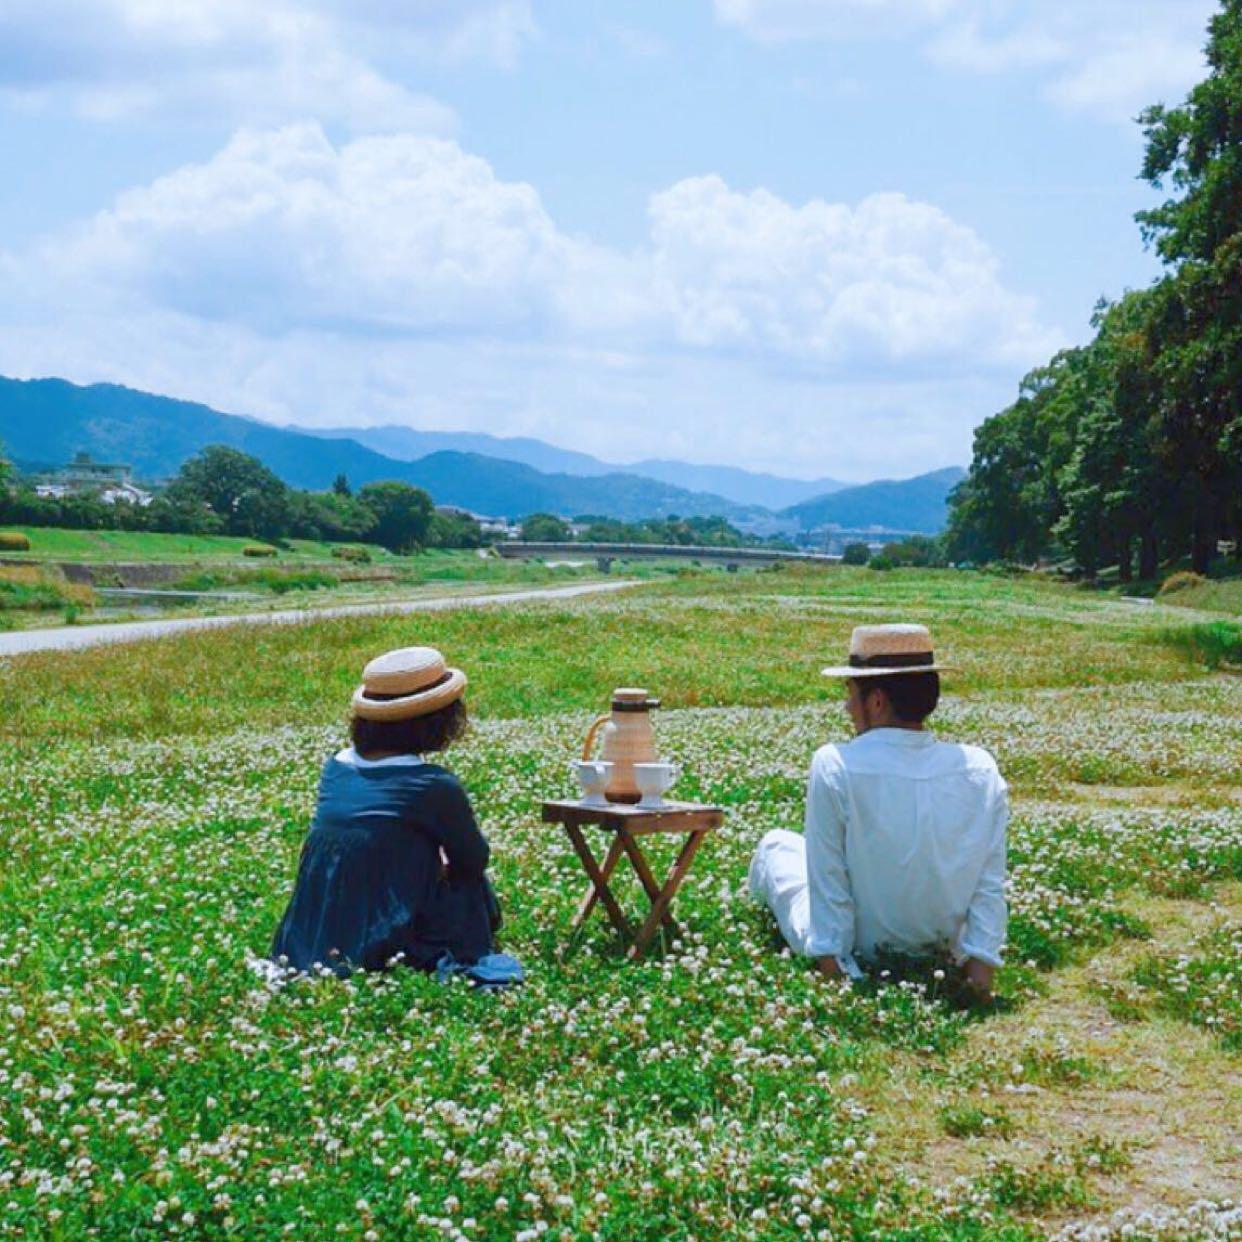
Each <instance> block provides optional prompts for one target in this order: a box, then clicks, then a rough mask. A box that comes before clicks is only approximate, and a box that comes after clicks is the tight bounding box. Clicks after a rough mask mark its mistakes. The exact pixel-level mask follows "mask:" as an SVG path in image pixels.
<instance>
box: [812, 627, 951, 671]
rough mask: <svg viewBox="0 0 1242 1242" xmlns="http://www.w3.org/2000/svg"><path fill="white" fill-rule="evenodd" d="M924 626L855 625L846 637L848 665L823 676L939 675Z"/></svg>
mask: <svg viewBox="0 0 1242 1242" xmlns="http://www.w3.org/2000/svg"><path fill="white" fill-rule="evenodd" d="M951 668H952V665H950V664H937V663H936V655H935V652H934V651H933V650H932V640H931V632H930V631H929V630H928V628H927V626H925V625H858V626H855V627H854V633H853V634H852V635H851V636H850V662H849V664H848V665H844V666H841V667H837V668H826V669H824V670H823V674H824V676H825V677H891V676H892V675H893V674H895V673H943V672H945V671H946V670H948V669H951Z"/></svg>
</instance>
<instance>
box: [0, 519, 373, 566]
mask: <svg viewBox="0 0 1242 1242" xmlns="http://www.w3.org/2000/svg"><path fill="white" fill-rule="evenodd" d="M0 529H2V530H13V531H20V532H22V533H23V534H25V535H26V536H28V537H29V539H30V551H29V552H18V553H13V554H11V555H14V556H18V557H21V558H22V559H24V560H35V559H49V560H65V561H181V560H205V559H216V558H221V557H224V558H230V559H232V558H237V559H239V560H240V559H241V555H242V549H243V548H244V547H245V546H246V545H247V544H248V543H251V542H253V541H252V540H250V539H242V538H234V537H232V536H229V535H165V534H160V533H158V532H154V531H125V530H61V529H59V528H57V527H45V526H5V527H0ZM331 548H332V545H331V544H327V543H314V542H310V541H308V540H301V539H295V540H293V541H291V545H290V548H289V549H288V550H287V551H282V553H281V559H282V560H283V559H286V558H298V559H301V558H307V557H310V558H313V559H327V558H328V557H330V556H331V555H332V552H331ZM376 552H377V553H378V555H379V556H382V557H386V556H387V555H388V554H387V553H384V552H383V551H382V550H380V549H376Z"/></svg>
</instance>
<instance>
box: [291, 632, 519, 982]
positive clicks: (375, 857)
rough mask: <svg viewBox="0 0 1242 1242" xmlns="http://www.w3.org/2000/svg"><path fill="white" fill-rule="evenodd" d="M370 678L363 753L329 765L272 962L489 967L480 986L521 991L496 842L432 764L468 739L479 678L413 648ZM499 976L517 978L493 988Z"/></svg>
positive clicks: (358, 728) (363, 711) (357, 746)
mask: <svg viewBox="0 0 1242 1242" xmlns="http://www.w3.org/2000/svg"><path fill="white" fill-rule="evenodd" d="M362 678H363V684H362V685H361V686H359V687H358V689H357V690H356V691H355V692H354V699H353V723H352V735H353V745H352V746H350V747H347V748H346V749H345V750H342V751H340V752H339V753H338V754H336V755H334V756H333V757H332V758H330V759H329V760H328V761H327V763H326V764H325V765H324V769H323V775H322V776H321V778H320V782H319V804H318V806H317V808H316V810H315V818H314V822H313V823H312V825H311V829H310V833H309V835H308V836H307V838H306V843H305V845H304V846H303V848H302V857H301V861H300V863H299V865H298V877H297V885H296V887H295V889H294V892H293V897H292V899H291V900H290V902H289V908H288V910H287V911H286V912H285V916H284V918H283V919H282V920H281V924H280V928H279V930H278V931H277V933H276V939H275V942H274V943H273V945H272V956H273V957H274V958H275V959H276V960H277V961H278V962H279V963H280V964H281V965H282V966H285V967H287V968H290V969H293V970H297V971H315V970H316V969H323V968H327V969H328V970H331V971H332V972H334V973H336V974H338V975H342V976H344V975H348V974H349V973H350V971H351V970H356V969H359V968H361V969H363V970H378V969H381V968H383V967H385V966H389V965H392V964H394V963H396V962H402V963H404V964H405V965H407V966H413V967H416V968H418V969H424V970H425V969H430V968H433V967H437V966H438V967H439V968H440V969H441V970H442V971H444V970H446V969H448V970H456V969H462V968H466V973H468V974H470V973H472V972H473V971H475V970H476V969H478V968H479V963H480V962H482V963H483V965H482V970H481V973H482V976H483V977H479V976H478V975H476V977H475V981H476V982H516V981H517V979H518V978H520V968H518V966H517V963H516V962H513V960H512V959H511V958H501V956H500V955H493V953H492V949H493V942H492V936H493V932H494V931H495V930H496V928H497V927H499V925H500V911H499V908H498V906H497V904H496V898H495V896H494V894H493V893H492V889H491V885H490V884H489V883H488V880H487V877H486V875H485V874H484V873H485V871H486V868H487V862H488V856H489V852H490V851H489V849H488V844H487V838H486V837H484V835H483V834H482V832H480V831H479V828H478V825H477V824H476V823H475V819H474V813H473V812H472V811H471V809H470V801H469V799H468V798H467V796H466V792H465V790H464V789H463V788H462V786H461V782H460V781H458V779H457V777H455V776H454V775H453V774H452V773H451V772H450V771H448V769H447V768H443V767H441V766H440V765H439V764H438V763H430V762H427V761H426V760H425V759H424V758H423V756H424V755H426V754H430V753H433V752H437V751H441V750H443V749H444V748H445V747H446V746H448V745H449V744H450V743H451V742H452V741H453V740H454V739H455V738H457V737H458V736H459V735H460V734H461V732H462V731H463V730H464V729H465V727H466V708H465V704H464V702H463V700H462V693H463V692H464V690H465V688H466V676H465V674H464V673H462V672H461V670H460V669H455V668H447V667H445V663H444V657H443V656H441V654H440V653H439V652H438V651H436V650H435V649H434V648H433V647H406V648H402V649H401V650H398V651H390V652H388V653H387V654H386V655H382V656H380V657H379V658H378V659H375V660H372V661H371V663H370V664H368V665H367V666H366V669H365V670H364V672H363V675H362ZM489 965H491V966H496V965H499V966H500V967H501V971H500V973H501V974H502V975H504V974H505V973H506V968H507V970H508V974H509V975H510V976H511V977H508V978H502V979H495V978H489V977H487V971H488V967H489Z"/></svg>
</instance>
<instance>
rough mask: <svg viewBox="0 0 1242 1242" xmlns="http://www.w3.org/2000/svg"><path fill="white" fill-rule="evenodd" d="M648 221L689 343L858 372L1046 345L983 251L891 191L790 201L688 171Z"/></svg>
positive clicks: (925, 208)
mask: <svg viewBox="0 0 1242 1242" xmlns="http://www.w3.org/2000/svg"><path fill="white" fill-rule="evenodd" d="M650 214H651V223H652V239H653V243H654V253H653V258H654V263H655V270H656V273H657V278H658V280H659V282H660V286H661V289H662V291H663V292H664V294H665V296H666V297H667V299H668V301H669V302H670V303H671V305H672V306H673V308H674V312H673V313H674V322H675V326H676V332H677V334H678V336H679V338H680V339H681V340H682V341H684V342H686V343H688V344H692V345H697V346H703V347H707V348H724V349H743V350H749V351H753V352H755V353H757V354H759V355H776V356H792V357H795V358H799V359H816V360H820V361H822V362H826V363H830V364H832V363H835V364H841V365H845V366H851V365H852V366H860V365H874V364H876V363H885V362H888V363H900V362H908V363H913V362H916V361H922V362H925V363H931V364H935V365H944V364H945V363H948V362H951V361H952V360H961V359H967V358H968V359H970V360H971V362H972V365H978V364H980V363H983V364H997V363H999V364H1002V365H1003V364H1005V363H1012V362H1013V361H1015V359H1022V358H1028V357H1030V356H1031V355H1032V353H1033V352H1034V353H1037V352H1038V351H1039V349H1040V348H1042V347H1045V346H1046V345H1047V343H1048V336H1047V334H1046V333H1045V332H1044V331H1043V330H1042V329H1041V328H1040V327H1039V326H1038V324H1037V321H1036V318H1035V313H1034V306H1033V305H1032V303H1031V302H1030V301H1029V300H1027V299H1024V298H1020V297H1017V296H1015V295H1014V294H1012V293H1010V292H1009V291H1008V290H1006V289H1005V288H1004V287H1003V286H1002V284H1001V282H1000V279H999V275H998V271H997V262H996V258H995V256H994V255H993V254H992V252H991V251H990V250H989V249H988V247H987V246H986V245H985V244H984V243H983V242H982V241H981V240H980V239H979V238H978V237H977V236H976V235H975V234H974V233H973V232H971V230H970V229H968V228H965V227H963V226H962V225H960V224H957V223H955V222H954V221H953V220H951V219H950V218H949V217H948V216H947V215H946V214H945V213H944V212H942V211H940V210H939V209H937V208H935V207H932V206H929V205H927V204H926V203H918V202H912V201H911V200H910V199H908V198H906V197H904V196H903V195H901V194H876V195H872V196H871V197H869V198H866V199H864V200H863V201H862V202H861V203H859V204H858V206H857V207H850V206H848V205H845V204H841V203H827V202H824V201H823V200H819V199H817V200H813V201H811V202H809V203H806V204H805V205H803V206H801V207H794V206H791V205H790V204H789V203H786V202H784V201H783V200H782V199H780V198H778V197H776V196H775V195H773V194H770V193H768V192H767V191H765V190H756V191H754V192H752V193H749V194H740V193H737V192H735V191H732V190H730V189H729V187H728V186H727V185H726V184H725V183H724V182H723V181H722V180H721V179H720V178H719V177H715V176H710V177H696V178H692V179H690V180H686V181H682V182H679V183H678V184H677V185H675V186H673V187H672V188H671V189H669V190H667V191H665V192H664V193H662V194H657V195H656V196H655V197H654V198H653V199H652V202H651V210H650Z"/></svg>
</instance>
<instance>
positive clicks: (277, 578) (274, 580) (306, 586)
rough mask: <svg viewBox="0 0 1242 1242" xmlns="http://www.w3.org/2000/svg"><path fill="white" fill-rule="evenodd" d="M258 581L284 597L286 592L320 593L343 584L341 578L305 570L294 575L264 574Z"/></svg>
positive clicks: (317, 571) (318, 571) (313, 570)
mask: <svg viewBox="0 0 1242 1242" xmlns="http://www.w3.org/2000/svg"><path fill="white" fill-rule="evenodd" d="M258 580H259V581H260V582H262V583H263V585H264V586H265V587H267V589H268V590H269V591H275V592H276V594H277V595H283V594H284V593H285V592H286V591H318V590H320V589H321V588H327V587H334V586H340V584H341V580H340V579H339V578H337V577H335V576H334V575H332V574H326V573H324V572H323V570H321V569H303V570H299V571H298V572H296V573H292V574H280V573H264V574H261V575H258Z"/></svg>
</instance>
